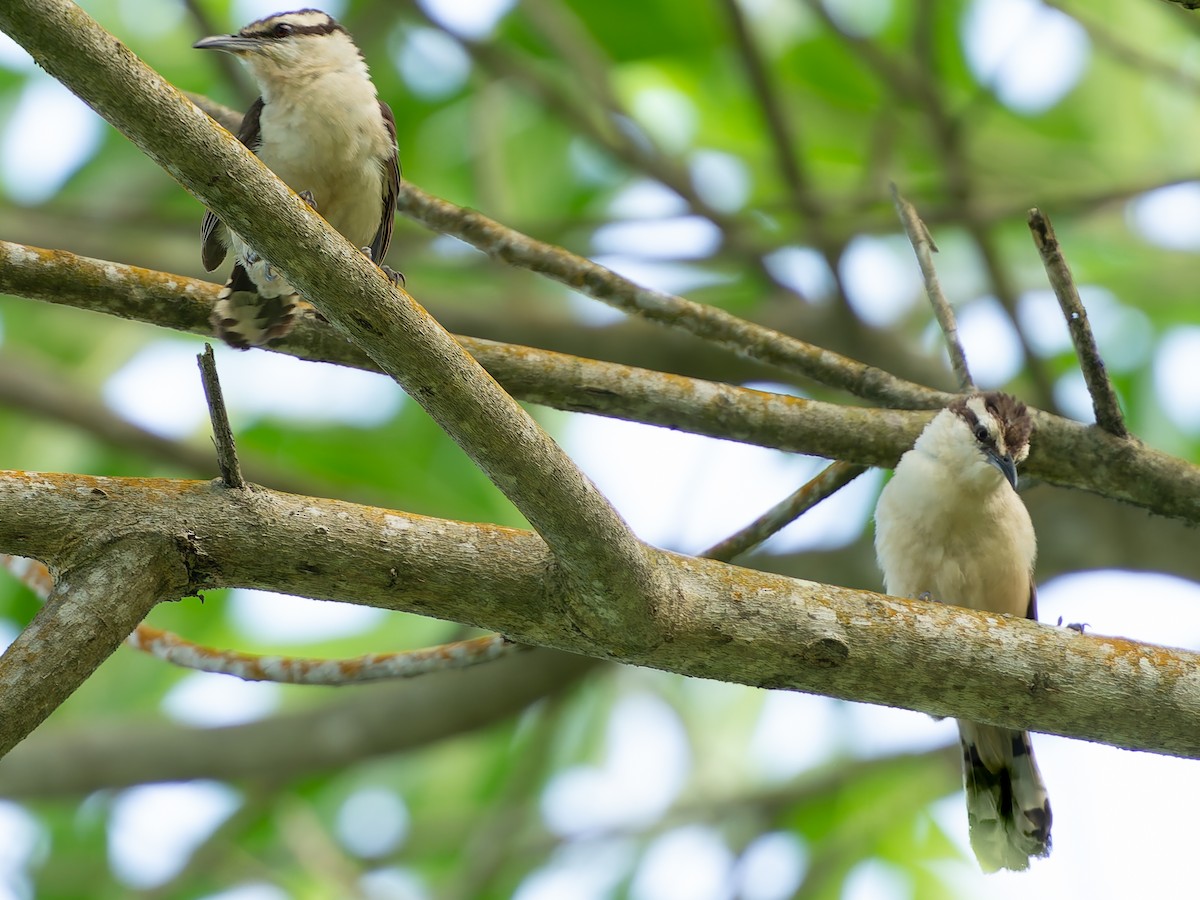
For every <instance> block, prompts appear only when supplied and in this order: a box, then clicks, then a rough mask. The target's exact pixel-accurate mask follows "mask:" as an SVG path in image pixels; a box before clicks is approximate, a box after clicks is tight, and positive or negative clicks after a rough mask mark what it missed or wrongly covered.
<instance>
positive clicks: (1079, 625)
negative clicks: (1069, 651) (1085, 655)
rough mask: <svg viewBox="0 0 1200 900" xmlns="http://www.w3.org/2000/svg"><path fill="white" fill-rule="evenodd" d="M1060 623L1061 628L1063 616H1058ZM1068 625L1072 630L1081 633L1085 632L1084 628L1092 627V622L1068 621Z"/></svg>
mask: <svg viewBox="0 0 1200 900" xmlns="http://www.w3.org/2000/svg"><path fill="white" fill-rule="evenodd" d="M1058 624H1059V627H1060V628H1061V627H1063V617H1062V616H1059V617H1058ZM1066 627H1067V628H1069V629H1071V630H1072V631H1077V632H1079V633H1080V634H1083V630H1084V629H1085V628H1091V627H1092V623H1091V622H1068V623H1067V624H1066Z"/></svg>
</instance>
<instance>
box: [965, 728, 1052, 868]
mask: <svg viewBox="0 0 1200 900" xmlns="http://www.w3.org/2000/svg"><path fill="white" fill-rule="evenodd" d="M958 727H959V732H960V734H961V735H962V747H963V773H964V778H965V783H966V792H967V821H968V823H969V825H970V830H971V848H972V849H973V850H974V851H975V856H976V858H977V859H978V860H979V865H980V867H981V868H982V869H983V870H984V871H985V872H995V871H996V870H998V869H1012V870H1015V871H1020V870H1023V869H1027V868H1029V860H1030V858H1031V857H1035V856H1039V857H1040V856H1046V855H1048V854H1049V853H1050V822H1051V815H1050V800H1049V798H1048V797H1047V795H1046V786H1045V785H1044V784H1043V783H1042V776H1041V773H1040V772H1038V767H1037V762H1036V761H1035V760H1034V758H1033V748H1032V746H1031V745H1030V743H1029V735H1028V734H1027V733H1026V732H1024V731H1011V730H1009V729H1007V728H996V727H994V726H991V725H979V724H976V723H974V722H959V724H958Z"/></svg>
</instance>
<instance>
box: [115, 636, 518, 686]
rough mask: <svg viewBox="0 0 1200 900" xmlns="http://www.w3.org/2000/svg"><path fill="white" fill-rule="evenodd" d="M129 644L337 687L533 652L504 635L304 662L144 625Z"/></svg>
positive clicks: (197, 662) (240, 671)
mask: <svg viewBox="0 0 1200 900" xmlns="http://www.w3.org/2000/svg"><path fill="white" fill-rule="evenodd" d="M126 643H128V644H129V646H131V647H133V648H134V649H137V650H141V651H143V652H144V653H149V654H150V655H151V656H156V657H158V658H159V659H161V660H163V661H164V662H169V663H171V664H173V665H177V666H182V667H184V668H187V669H196V670H198V671H200V672H215V673H217V674H220V675H232V676H234V677H235V678H241V679H242V680H243V681H273V682H277V683H279V684H325V685H338V686H340V685H348V684H363V683H365V682H369V681H381V680H384V679H391V678H415V677H417V676H419V675H429V674H431V673H433V672H444V671H447V670H450V669H465V668H467V667H469V666H477V665H479V664H480V663H487V662H492V661H493V660H496V659H501V658H503V657H505V656H509V655H510V654H512V653H516V652H519V651H522V650H528V649H530V648H529V647H526V646H524V645H522V644H516V643H514V642H512V641H510V640H508V639H506V638H504V637H503V636H501V635H498V634H491V635H485V636H483V637H477V638H471V639H469V640H465V641H454V642H453V643H449V644H439V645H438V646H436V647H426V648H423V649H421V650H407V651H401V652H398V653H371V654H368V655H366V656H359V657H355V658H353V659H305V658H303V657H295V656H263V655H261V654H255V653H240V652H238V651H236V650H228V649H225V648H216V647H205V646H203V645H201V644H196V643H193V642H191V641H188V640H185V639H183V638H181V637H180V636H179V635H177V634H173V633H171V632H169V631H163V630H162V629H160V628H152V627H150V626H149V625H142V626H140V627H139V628H138V629H137V630H136V631H135V632H134V633H133V634H131V635H130V636H129V638H128V640H127V641H126Z"/></svg>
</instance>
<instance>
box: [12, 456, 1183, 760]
mask: <svg viewBox="0 0 1200 900" xmlns="http://www.w3.org/2000/svg"><path fill="white" fill-rule="evenodd" d="M0 506H2V507H3V508H5V509H6V511H7V515H6V516H5V517H4V518H3V519H0V551H5V552H11V553H14V554H19V555H22V556H33V557H35V558H41V559H44V560H47V561H48V562H50V563H51V565H54V564H55V559H56V557H57V556H59V555H60V554H63V553H67V552H68V551H69V549H70V548H72V547H73V546H74V545H75V543H76V541H75V537H74V534H75V533H76V532H84V533H88V532H91V531H94V530H100V529H104V530H105V531H104V533H108V534H113V535H115V536H116V537H120V536H122V535H132V536H137V537H138V538H139V539H145V538H146V536H152V535H155V536H162V537H163V538H164V539H165V540H167V541H169V542H170V543H171V544H172V545H173V546H175V547H176V548H177V550H178V553H179V559H180V560H181V562H182V564H184V565H186V568H187V571H188V572H189V574H190V584H189V585H188V587H187V590H189V591H190V590H195V589H202V588H209V587H223V586H234V585H237V586H244V587H256V588H263V589H266V590H274V591H280V592H284V593H289V594H295V595H299V596H307V597H314V598H317V599H325V600H339V601H343V602H353V603H359V604H369V605H373V606H378V607H381V608H385V609H397V610H405V611H408V612H413V613H417V614H419V615H428V616H435V617H438V618H444V619H451V620H454V621H459V622H463V623H464V624H469V625H474V626H477V627H481V628H486V629H488V630H492V631H498V632H500V633H501V634H504V635H506V636H508V637H510V638H512V639H514V640H517V641H520V642H521V643H528V644H535V645H539V646H546V647H552V648H555V649H560V650H566V651H569V652H573V653H578V654H582V655H588V656H596V657H603V658H610V659H615V660H617V661H620V662H624V663H629V664H634V665H645V666H650V667H653V668H658V669H664V670H666V671H671V672H677V673H680V674H685V675H693V676H698V677H703V678H716V679H720V680H724V681H731V682H738V683H743V684H752V685H758V686H761V687H783V688H790V689H794V690H803V691H811V692H814V693H821V694H825V695H828V696H832V697H839V698H845V699H853V700H860V701H865V702H868V703H880V704H885V705H891V706H901V707H905V708H909V709H917V710H921V711H924V712H928V713H931V714H934V715H940V716H955V717H958V718H967V719H971V720H974V721H982V722H989V723H994V724H998V725H1004V726H1008V727H1019V728H1032V729H1034V730H1037V731H1045V732H1049V733H1053V734H1062V735H1067V736H1070V737H1077V738H1083V739H1086V740H1094V741H1102V742H1105V743H1110V744H1114V745H1116V746H1121V747H1129V748H1136V749H1144V750H1154V751H1157V752H1163V753H1170V754H1175V755H1181V756H1196V757H1200V727H1198V725H1200V679H1198V678H1197V677H1196V676H1195V672H1197V671H1200V654H1195V653H1189V652H1185V651H1177V650H1169V649H1164V648H1160V647H1154V646H1149V645H1143V644H1137V643H1134V642H1132V641H1125V640H1120V639H1114V638H1104V637H1099V636H1092V635H1080V634H1077V633H1075V632H1073V631H1068V630H1065V629H1056V628H1050V627H1047V626H1043V625H1038V624H1037V623H1034V622H1029V621H1027V620H1024V619H1014V618H1010V617H1005V616H998V615H993V614H987V613H979V612H974V611H971V610H966V609H961V608H957V607H951V606H943V605H941V604H937V603H924V602H920V601H910V600H901V599H898V598H892V597H884V596H881V595H878V594H873V593H869V592H863V591H852V590H848V589H846V588H839V587H833V586H829V585H821V584H814V583H811V582H805V581H793V580H789V579H786V578H781V577H779V576H774V575H768V574H764V573H761V572H755V571H752V570H749V569H741V568H738V567H735V566H730V565H725V564H722V563H717V562H713V561H710V560H703V559H697V558H691V557H685V556H680V555H678V554H673V553H667V552H664V551H653V550H650V551H648V558H649V561H650V564H651V565H652V566H653V567H654V568H655V569H656V570H657V571H656V572H655V575H656V576H657V577H660V578H663V579H666V580H670V581H671V582H673V583H674V584H676V585H677V586H678V594H677V596H676V602H675V603H674V604H673V605H672V607H671V608H670V610H669V611H668V612H664V613H662V614H660V616H659V618H657V619H656V620H655V623H654V624H655V627H656V628H657V629H658V631H657V633H656V635H655V638H656V640H654V641H652V642H651V643H652V644H653V646H648V645H644V644H642V643H641V642H639V643H638V644H637V645H631V644H630V643H629V642H628V641H624V640H622V639H621V638H620V636H617V635H608V634H604V633H601V634H589V633H586V632H584V631H582V630H580V629H579V628H577V627H575V626H574V624H573V623H572V622H571V621H570V620H569V618H567V617H566V616H564V615H563V614H562V611H563V609H564V608H565V607H567V606H569V601H570V598H569V597H567V596H566V595H565V593H564V590H569V589H570V588H564V586H563V585H562V583H561V582H559V581H557V580H555V579H554V578H553V577H552V575H551V563H552V556H551V554H550V552H549V550H548V549H547V547H546V545H545V544H544V543H543V542H542V541H541V539H540V538H539V537H538V536H537V535H534V534H531V533H528V532H521V531H515V530H512V529H505V528H500V527H497V526H487V525H468V524H464V523H460V522H451V521H441V520H433V519H425V518H422V517H418V516H410V515H405V514H403V513H398V512H390V511H386V510H380V509H373V508H369V507H361V506H355V505H353V504H348V503H340V502H336V501H329V500H318V499H315V498H305V497H295V496H292V495H287V494H275V493H271V492H269V491H264V490H255V491H229V490H225V489H222V488H220V487H219V486H216V485H214V484H212V483H206V482H174V481H155V480H151V479H128V480H126V479H113V478H89V477H86V476H75V475H54V476H50V475H36V476H35V475H27V474H26V473H21V472H10V473H5V474H3V475H0ZM31 521H36V522H38V523H39V527H38V528H36V529H33V528H29V527H28V524H27V523H29V522H31ZM22 523H25V524H22ZM280 547H286V548H288V551H287V552H286V553H281V552H279V549H278V548H280ZM1147 711H1153V715H1148V714H1147Z"/></svg>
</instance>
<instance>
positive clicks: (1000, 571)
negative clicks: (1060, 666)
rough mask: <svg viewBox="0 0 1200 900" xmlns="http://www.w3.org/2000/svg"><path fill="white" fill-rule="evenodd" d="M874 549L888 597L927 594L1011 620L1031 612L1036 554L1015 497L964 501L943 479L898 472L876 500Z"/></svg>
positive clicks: (1021, 506) (1000, 493) (1000, 495)
mask: <svg viewBox="0 0 1200 900" xmlns="http://www.w3.org/2000/svg"><path fill="white" fill-rule="evenodd" d="M911 462H912V463H914V464H916V465H920V464H921V463H922V460H921V459H920V458H919V457H917V458H914V459H912V460H911ZM908 474H910V475H911V474H912V473H908ZM930 485H936V487H934V488H931V487H930ZM1005 487H1006V488H1007V485H1005ZM875 547H876V552H877V554H878V556H879V562H880V565H881V568H882V569H883V571H884V573H885V582H886V588H887V591H888V593H890V594H894V595H897V596H901V597H919V596H921V595H922V594H924V593H929V594H930V596H931V597H932V598H933V599H934V600H938V601H941V602H943V603H952V604H954V605H956V606H966V607H970V608H972V609H980V610H991V611H993V612H1005V613H1011V614H1013V615H1025V613H1026V611H1027V609H1028V606H1029V590H1030V574H1031V572H1032V569H1033V560H1034V555H1035V553H1036V548H1035V544H1034V537H1033V527H1032V524H1031V523H1030V521H1029V514H1028V512H1026V510H1025V505H1024V504H1023V503H1022V502H1021V500H1020V498H1019V497H1018V496H1017V495H1016V493H1015V492H1013V491H1008V490H1006V491H997V492H994V493H993V494H991V495H990V496H988V497H986V498H985V497H980V498H971V499H964V498H963V497H962V496H961V495H960V493H959V492H958V490H957V488H956V486H955V485H954V484H952V483H949V482H947V481H945V480H944V479H943V480H940V481H938V480H928V479H927V478H913V479H911V480H910V479H909V478H904V477H901V473H900V471H899V470H897V476H896V477H895V478H893V479H892V480H891V481H890V482H888V484H887V485H886V486H885V487H884V490H883V493H882V494H881V495H880V498H879V505H878V507H877V509H876V538H875Z"/></svg>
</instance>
